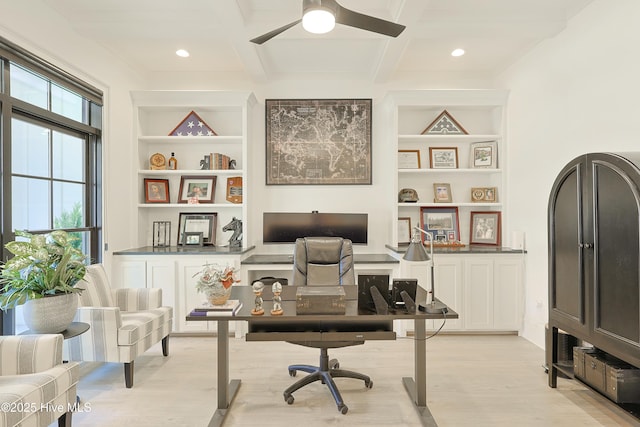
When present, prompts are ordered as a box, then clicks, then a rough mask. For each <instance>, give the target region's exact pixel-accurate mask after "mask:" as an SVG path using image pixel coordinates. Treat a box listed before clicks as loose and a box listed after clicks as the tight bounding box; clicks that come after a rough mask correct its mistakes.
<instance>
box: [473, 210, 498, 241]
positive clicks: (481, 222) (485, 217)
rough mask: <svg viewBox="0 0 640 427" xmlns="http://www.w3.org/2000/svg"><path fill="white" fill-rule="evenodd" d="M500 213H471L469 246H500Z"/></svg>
mask: <svg viewBox="0 0 640 427" xmlns="http://www.w3.org/2000/svg"><path fill="white" fill-rule="evenodd" d="M501 217H502V213H501V212H496V211H486V212H471V218H470V223H471V232H470V234H469V244H472V245H491V246H500V244H501V241H500V240H501V231H500V230H501V228H502V221H501Z"/></svg>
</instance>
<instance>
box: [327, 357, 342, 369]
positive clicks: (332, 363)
mask: <svg viewBox="0 0 640 427" xmlns="http://www.w3.org/2000/svg"><path fill="white" fill-rule="evenodd" d="M329 369H340V362H338V359H331V360H330V361H329Z"/></svg>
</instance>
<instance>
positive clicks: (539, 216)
mask: <svg viewBox="0 0 640 427" xmlns="http://www.w3.org/2000/svg"><path fill="white" fill-rule="evenodd" d="M638 22H640V2H639V1H637V0H596V1H595V2H594V3H592V4H591V5H590V6H587V7H586V8H585V9H584V10H583V11H582V12H581V13H580V14H579V15H577V16H576V17H574V18H573V19H572V20H571V21H570V23H569V26H568V28H567V29H566V30H565V31H564V32H562V33H561V34H559V35H558V36H556V37H555V38H554V39H551V40H548V41H546V42H544V43H542V44H541V45H539V46H538V47H537V48H536V49H535V50H534V51H533V52H531V53H529V54H528V55H526V56H525V57H524V58H523V59H522V60H521V61H519V62H518V63H517V64H516V65H515V66H513V67H511V68H510V69H509V70H508V72H507V73H505V75H504V76H503V79H502V81H501V84H502V85H503V86H504V87H505V88H508V89H509V90H510V91H511V94H510V97H509V105H508V121H507V123H508V138H509V144H510V150H509V159H508V160H509V162H508V163H509V171H508V181H509V189H508V210H509V211H510V212H511V225H512V228H513V229H514V230H523V231H524V232H525V233H526V245H527V251H528V254H527V275H526V284H527V285H526V315H525V327H524V333H523V335H524V336H525V337H526V338H528V339H529V340H531V341H533V342H534V343H536V344H537V345H539V346H540V347H544V325H545V323H546V321H547V315H548V314H547V313H548V299H547V295H548V292H547V285H548V278H547V274H548V268H547V266H548V262H547V261H548V260H547V217H546V215H547V204H548V198H549V193H550V191H551V187H552V185H553V182H554V180H555V177H556V176H557V174H558V172H560V170H561V169H562V167H563V166H564V165H565V164H567V163H568V162H569V161H570V160H572V159H573V158H575V157H577V156H579V155H581V154H584V153H588V152H615V151H638V150H639V149H640V143H639V141H638V135H640V120H638V117H639V116H640V103H639V102H638V94H639V93H640V79H638V76H640V57H639V56H638V46H640V30H639V29H638Z"/></svg>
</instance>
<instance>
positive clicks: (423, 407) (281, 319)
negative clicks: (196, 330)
mask: <svg viewBox="0 0 640 427" xmlns="http://www.w3.org/2000/svg"><path fill="white" fill-rule="evenodd" d="M344 288H345V292H346V299H347V304H346V305H347V307H346V313H345V314H344V315H304V316H302V315H301V316H297V315H296V309H295V292H296V287H295V286H285V287H283V292H282V295H281V296H282V308H283V309H284V315H282V316H271V315H270V310H271V308H272V301H271V297H272V294H271V289H268V288H265V291H264V293H263V295H262V297H263V299H264V305H263V307H264V311H265V314H264V315H262V316H251V309H252V308H253V306H254V299H255V297H254V295H253V292H252V289H251V287H250V286H234V287H233V289H232V292H231V298H232V299H239V300H240V301H242V303H243V306H242V308H241V309H240V310H239V311H238V313H237V314H236V315H235V316H229V315H219V316H187V318H186V320H187V321H216V322H218V337H217V343H218V402H217V409H216V411H215V413H214V415H213V417H212V418H211V421H210V422H209V427H213V426H221V425H222V423H223V422H224V418H225V416H226V414H227V411H228V410H229V409H230V407H231V403H232V401H233V398H234V397H235V395H236V393H237V391H238V388H239V387H240V380H239V379H233V380H229V321H238V320H240V321H246V322H248V323H249V324H250V325H251V324H254V325H261V324H262V325H273V326H276V325H281V326H286V325H294V324H296V323H299V322H300V320H302V319H304V321H307V322H319V323H321V322H331V323H333V324H338V323H340V322H345V323H348V324H351V325H353V324H357V323H358V322H362V323H370V322H377V321H389V320H401V319H413V321H414V323H415V338H414V343H415V347H414V365H415V366H414V377H413V378H411V377H404V378H402V382H403V384H404V387H405V389H406V390H407V393H408V394H409V396H410V397H411V400H412V401H413V402H414V404H415V406H416V409H417V411H418V413H419V415H420V419H421V421H422V425H424V426H430V427H431V426H437V423H436V422H435V420H434V418H433V416H432V415H431V412H430V411H429V408H428V407H427V378H426V377H427V343H426V327H425V321H426V320H427V319H443V318H447V319H450V318H451V319H455V318H457V317H458V314H457V313H456V312H454V311H452V310H449V312H448V313H446V314H442V313H438V314H427V313H423V312H421V311H417V310H416V311H415V312H413V313H407V312H402V311H398V312H396V313H390V314H384V315H381V314H373V313H370V312H363V311H359V310H358V300H357V287H356V286H345V287H344ZM425 298H426V293H425V291H424V290H423V289H422V288H420V287H418V295H417V300H418V301H421V300H423V299H425ZM285 329H286V328H285ZM354 329H355V328H354ZM337 333H338V334H345V335H343V336H341V337H340V338H344V339H345V340H349V339H354V338H355V337H356V334H358V337H360V336H362V338H361V339H364V340H367V339H394V338H392V337H391V336H390V335H386V336H385V335H384V334H380V333H379V332H371V333H365V334H364V335H363V333H361V332H360V333H359V332H337ZM322 334H326V333H325V332H319V331H314V330H309V331H304V332H302V331H293V332H260V333H259V334H257V335H256V334H249V335H248V336H247V340H252V339H253V338H252V336H253V337H254V338H256V340H271V341H275V340H277V341H300V340H301V339H303V340H304V339H308V340H318V339H323V335H322ZM329 334H331V335H333V336H332V337H331V340H333V341H335V340H336V337H335V334H336V332H330V333H329ZM348 334H350V335H348ZM260 335H262V336H260Z"/></svg>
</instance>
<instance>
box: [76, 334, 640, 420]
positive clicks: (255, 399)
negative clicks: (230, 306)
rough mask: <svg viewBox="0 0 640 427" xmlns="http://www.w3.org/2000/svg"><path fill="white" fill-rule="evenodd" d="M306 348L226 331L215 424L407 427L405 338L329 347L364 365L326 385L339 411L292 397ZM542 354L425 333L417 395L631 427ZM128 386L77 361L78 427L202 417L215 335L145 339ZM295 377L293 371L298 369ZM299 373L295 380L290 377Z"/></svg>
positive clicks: (437, 414)
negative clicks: (234, 385)
mask: <svg viewBox="0 0 640 427" xmlns="http://www.w3.org/2000/svg"><path fill="white" fill-rule="evenodd" d="M318 353H319V351H318V350H314V349H309V348H305V347H300V346H295V345H292V344H287V343H280V342H274V343H256V342H245V341H244V340H240V339H231V349H230V355H231V369H230V371H231V378H241V379H242V385H241V386H240V390H239V392H238V395H237V396H236V399H235V401H234V402H233V405H232V409H231V411H230V412H229V414H228V416H227V420H226V423H225V426H228V427H232V426H290V427H298V426H305V427H313V426H322V427H324V426H327V425H331V426H349V427H352V426H372V427H373V426H393V427H395V426H419V425H420V424H419V421H418V417H417V413H416V411H415V409H414V408H413V406H412V404H411V401H410V399H409V397H408V395H407V394H406V392H405V390H404V387H403V385H402V382H401V377H403V376H411V377H412V376H413V340H412V339H411V338H400V339H398V340H397V341H379V342H375V341H370V342H367V343H365V344H364V345H363V346H357V347H348V348H343V349H337V350H333V351H331V352H330V356H331V357H337V358H338V359H339V360H340V364H341V367H342V368H344V369H353V370H356V371H360V372H363V373H366V374H368V375H370V376H371V378H372V380H373V388H372V389H366V388H365V387H364V385H363V383H362V382H361V381H358V380H352V379H338V380H337V381H336V382H337V384H338V387H339V388H340V390H341V392H342V396H343V398H344V400H345V402H346V404H347V405H348V406H349V412H348V414H346V415H342V414H340V413H339V412H338V411H337V409H336V406H335V404H334V401H333V398H332V397H331V394H330V393H329V391H328V389H326V386H324V385H322V384H320V383H315V384H313V385H309V386H307V387H305V388H303V389H301V390H299V391H298V392H296V393H295V394H294V396H295V402H294V404H293V405H287V404H286V403H285V402H284V399H283V397H282V391H283V390H284V389H285V388H286V387H287V386H289V385H290V384H291V383H292V381H293V379H292V378H290V377H289V375H288V373H287V366H288V365H289V364H291V363H309V364H316V363H317V361H318ZM543 363H544V352H543V351H542V350H541V349H539V348H538V347H536V346H534V345H533V344H531V343H530V342H528V341H526V340H525V339H523V338H520V337H517V336H469V335H463V336H457V335H441V336H437V337H435V338H433V339H430V340H428V341H427V384H428V385H427V387H428V389H427V401H428V405H429V408H430V410H431V412H432V414H433V416H434V418H435V419H436V421H437V422H438V425H439V426H441V427H446V426H456V427H458V426H474V427H478V426H492V427H496V426H510V427H511V426H536V427H538V426H571V427H575V426H628V425H640V423H638V422H637V420H636V419H635V418H633V417H630V416H628V415H627V414H626V413H624V412H623V411H621V410H620V409H619V408H618V407H617V406H615V405H613V404H612V403H610V402H609V401H607V400H606V399H605V398H604V397H602V396H600V395H599V394H597V393H595V392H593V391H592V390H590V389H588V388H587V387H585V386H584V385H582V384H581V383H580V382H578V381H576V380H568V379H559V380H558V388H557V389H551V388H549V387H548V386H547V376H546V374H545V372H544V369H543V368H542V365H543ZM135 365H136V366H135V384H134V387H133V388H132V389H126V388H125V386H124V376H123V368H122V365H120V364H101V363H84V364H83V365H82V368H81V379H80V384H79V387H78V393H79V395H80V397H81V399H82V400H81V402H82V405H83V408H84V409H85V412H78V413H75V414H74V416H73V425H74V426H76V427H82V426H91V427H98V426H116V425H117V426H128V425H130V426H136V427H146V426H155V427H157V426H189V427H198V426H203V427H204V426H207V424H208V421H209V419H210V418H211V416H212V414H213V412H214V409H215V402H216V340H215V338H213V337H171V340H170V355H169V357H167V358H164V357H162V352H161V349H160V346H159V345H158V346H155V347H153V348H152V349H150V350H149V351H147V352H146V353H145V354H144V355H142V356H140V357H139V358H138V359H136V362H135ZM298 375H299V376H300V375H302V374H298ZM299 376H298V377H297V378H299Z"/></svg>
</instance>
